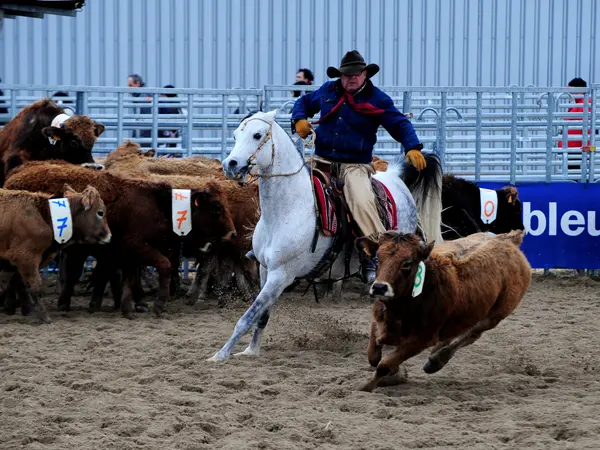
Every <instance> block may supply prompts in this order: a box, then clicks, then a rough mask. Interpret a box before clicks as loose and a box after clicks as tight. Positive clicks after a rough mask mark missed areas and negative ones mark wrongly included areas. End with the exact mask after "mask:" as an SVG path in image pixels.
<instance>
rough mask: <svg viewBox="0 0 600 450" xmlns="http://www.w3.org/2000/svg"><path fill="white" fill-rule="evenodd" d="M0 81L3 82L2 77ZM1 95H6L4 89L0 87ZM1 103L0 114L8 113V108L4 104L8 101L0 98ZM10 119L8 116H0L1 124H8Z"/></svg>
mask: <svg viewBox="0 0 600 450" xmlns="http://www.w3.org/2000/svg"><path fill="white" fill-rule="evenodd" d="M0 83H2V78H0ZM0 97H4V91H3V90H2V89H0ZM0 105H1V106H0V115H2V114H8V108H7V107H5V106H4V105H6V102H5V101H4V100H0ZM9 120H10V119H8V118H6V119H3V118H2V117H0V125H2V126H4V125H6V124H7V123H8V122H9Z"/></svg>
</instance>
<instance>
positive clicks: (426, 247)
mask: <svg viewBox="0 0 600 450" xmlns="http://www.w3.org/2000/svg"><path fill="white" fill-rule="evenodd" d="M434 245H435V241H431V242H430V243H429V244H426V243H425V242H423V241H421V242H420V243H419V256H420V257H421V258H422V259H427V258H429V255H430V254H431V250H433V246H434Z"/></svg>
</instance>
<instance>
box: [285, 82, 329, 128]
mask: <svg viewBox="0 0 600 450" xmlns="http://www.w3.org/2000/svg"><path fill="white" fill-rule="evenodd" d="M324 88H325V84H324V85H322V86H321V87H320V88H319V89H317V90H315V91H311V92H307V93H306V94H304V95H302V96H301V97H298V100H296V103H294V107H293V108H292V123H293V122H294V121H295V120H299V119H306V118H308V117H312V116H314V115H315V114H316V113H318V112H319V111H320V110H321V101H320V100H321V96H322V95H323V89H324Z"/></svg>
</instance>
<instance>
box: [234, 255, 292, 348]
mask: <svg viewBox="0 0 600 450" xmlns="http://www.w3.org/2000/svg"><path fill="white" fill-rule="evenodd" d="M266 281H267V269H266V268H264V267H263V266H260V287H261V289H263V288H264V287H265V284H266ZM280 295H281V294H280ZM269 317H270V309H267V310H266V311H265V312H264V313H263V315H262V316H260V317H259V319H258V322H257V324H256V329H255V330H254V333H252V339H251V340H250V344H248V347H246V350H244V351H243V352H240V353H236V354H235V355H234V356H242V355H244V356H258V355H259V354H260V343H261V341H262V334H263V331H265V327H266V326H267V323H268V322H269Z"/></svg>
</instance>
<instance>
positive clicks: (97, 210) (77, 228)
mask: <svg viewBox="0 0 600 450" xmlns="http://www.w3.org/2000/svg"><path fill="white" fill-rule="evenodd" d="M63 192H64V194H63V195H64V196H65V197H67V198H69V199H70V201H71V202H73V206H72V209H71V213H72V215H73V218H72V220H73V236H74V238H75V240H76V241H77V242H79V243H82V244H108V243H109V242H110V240H111V237H112V235H111V231H110V228H109V227H108V223H107V222H106V206H105V205H104V202H103V201H102V197H101V196H100V193H99V192H98V190H97V189H96V188H94V187H93V186H90V185H88V186H87V187H86V188H85V189H84V190H83V191H82V192H81V193H79V192H77V191H75V190H74V189H73V188H71V187H70V186H69V185H68V184H66V185H65V186H64V188H63Z"/></svg>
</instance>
